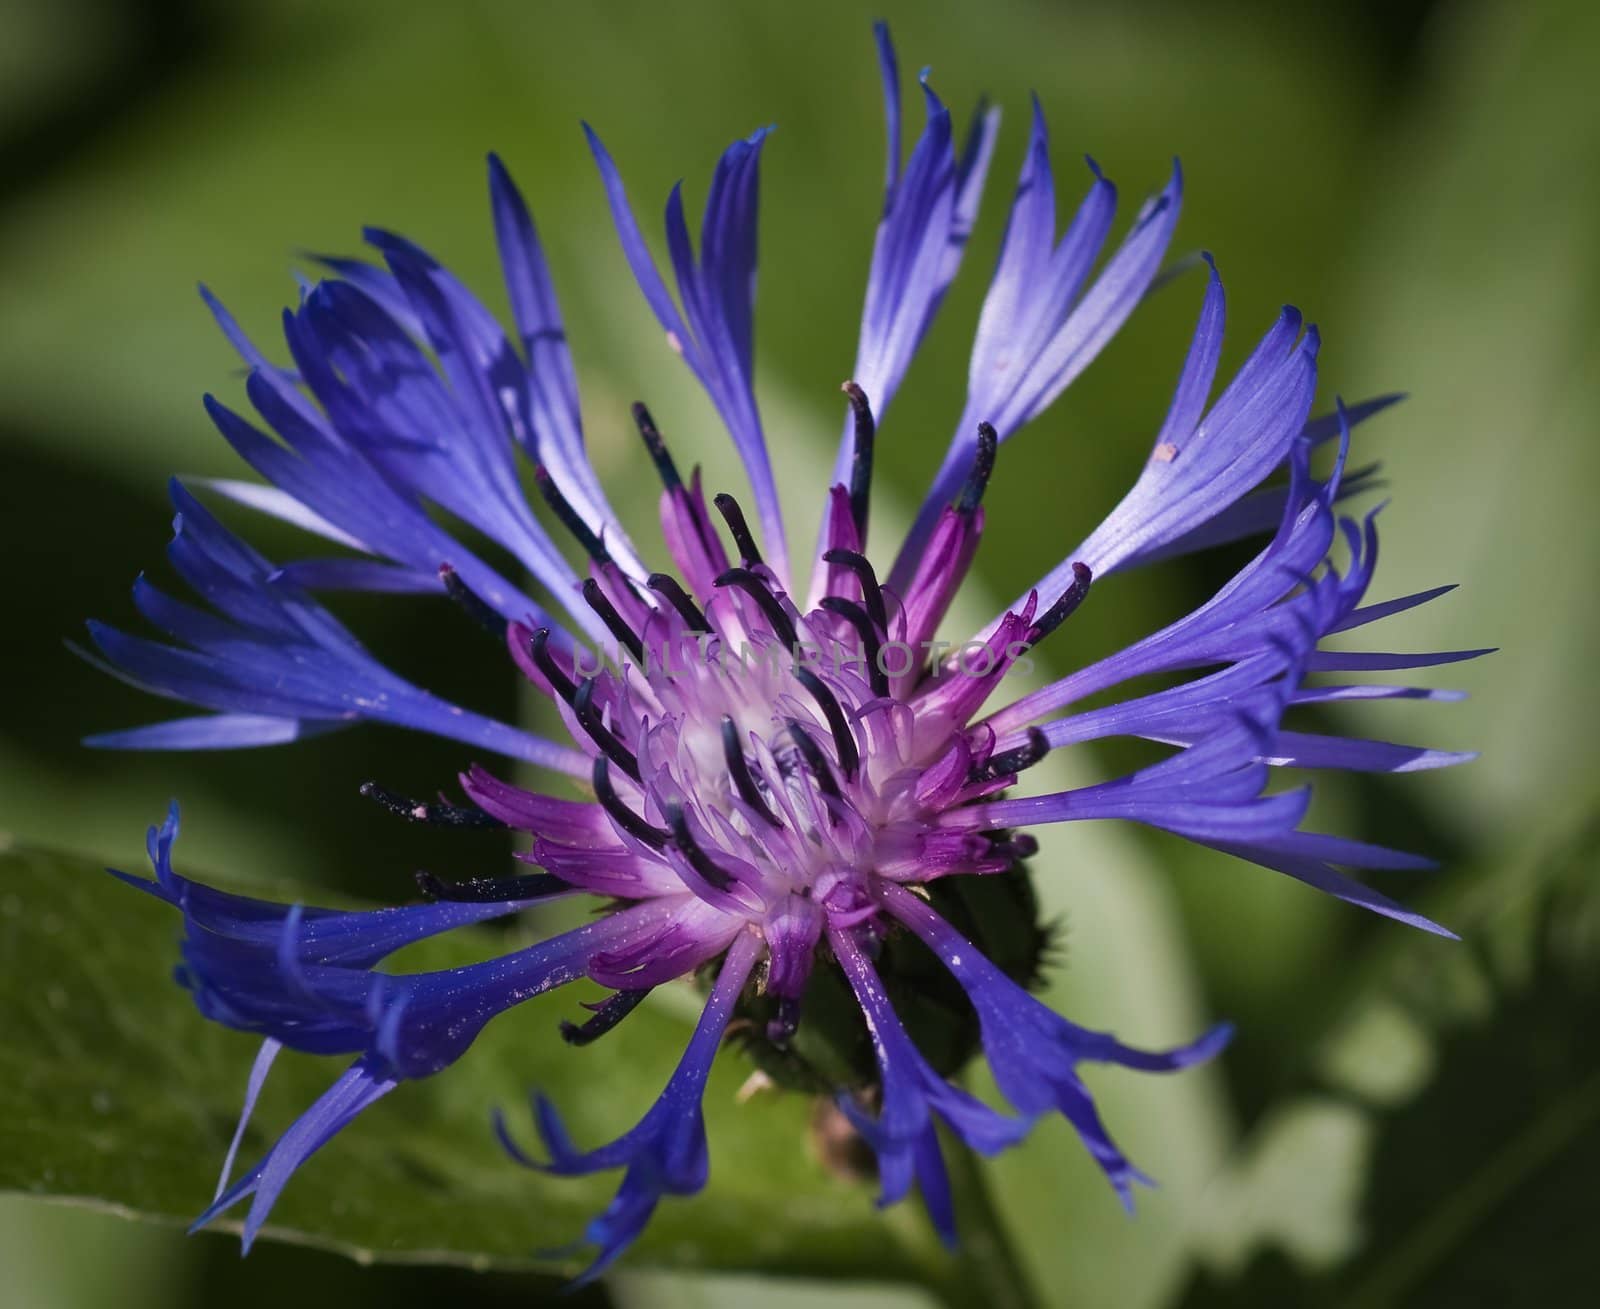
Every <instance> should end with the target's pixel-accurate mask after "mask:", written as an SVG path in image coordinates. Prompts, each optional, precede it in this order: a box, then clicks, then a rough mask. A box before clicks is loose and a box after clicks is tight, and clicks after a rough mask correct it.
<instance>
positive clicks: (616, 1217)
mask: <svg viewBox="0 0 1600 1309" xmlns="http://www.w3.org/2000/svg"><path fill="white" fill-rule="evenodd" d="M760 953H761V943H760V940H759V939H758V938H757V937H755V936H753V935H752V934H750V933H748V932H744V933H741V934H740V935H739V936H738V937H737V938H735V940H734V943H733V945H732V946H731V947H730V948H729V950H728V954H727V958H726V959H725V960H724V962H723V965H722V969H721V971H720V972H719V973H718V974H717V980H716V984H715V985H714V986H713V987H712V990H711V995H710V997H709V998H708V999H707V1001H706V1006H705V1009H704V1010H703V1011H702V1012H701V1015H700V1021H699V1023H698V1025H697V1026H696V1027H695V1030H694V1035H693V1036H691V1037H690V1038H689V1045H688V1047H687V1049H685V1050H684V1052H683V1058H682V1059H681V1060H680V1061H679V1063H678V1067H677V1068H676V1070H675V1071H674V1072H673V1074H672V1077H671V1078H670V1079H669V1080H668V1082H667V1085H666V1088H665V1089H664V1090H663V1091H662V1093H661V1097H660V1098H659V1099H658V1100H657V1101H656V1102H655V1104H654V1105H653V1106H652V1107H651V1108H650V1110H649V1112H647V1113H646V1114H645V1116H644V1117H643V1118H642V1119H640V1120H639V1122H638V1124H637V1125H636V1126H635V1127H634V1128H633V1129H632V1130H630V1131H628V1132H626V1133H624V1134H623V1135H622V1136H620V1137H618V1138H617V1139H616V1140H615V1141H612V1142H611V1143H610V1144H609V1145H604V1146H601V1147H599V1148H598V1149H596V1150H590V1151H580V1150H578V1149H577V1148H576V1147H575V1146H574V1145H573V1143H572V1140H571V1138H570V1137H569V1136H568V1135H567V1132H566V1129H565V1128H564V1127H563V1126H562V1124H561V1119H560V1117H559V1115H558V1114H557V1113H556V1110H555V1107H554V1106H553V1105H552V1104H550V1102H549V1101H548V1100H546V1099H545V1098H544V1097H543V1096H538V1097H536V1098H535V1101H534V1108H535V1121H536V1123H537V1124H538V1127H539V1133H540V1136H541V1138H542V1139H543V1141H544V1146H545V1149H546V1151H547V1152H548V1153H549V1156H550V1161H549V1162H548V1163H547V1164H538V1163H535V1162H534V1161H533V1160H532V1159H531V1158H530V1157H529V1156H528V1155H526V1154H525V1153H524V1152H523V1151H522V1150H521V1149H520V1147H518V1146H517V1145H516V1143H515V1141H513V1140H512V1139H511V1136H510V1134H509V1132H507V1131H506V1129H505V1126H504V1123H503V1122H498V1123H497V1126H498V1130H499V1134H500V1138H501V1140H502V1142H503V1143H504V1144H505V1145H506V1148H507V1150H508V1151H509V1152H510V1153H511V1155H512V1157H513V1158H514V1159H516V1160H517V1161H518V1162H520V1163H523V1164H525V1165H527V1166H529V1167H534V1168H541V1169H543V1170H546V1171H549V1172H553V1173H558V1174H561V1175H563V1176H576V1175H580V1174H584V1173H593V1172H601V1171H604V1170H607V1169H611V1168H625V1169H626V1172H624V1174H623V1178H622V1184H621V1186H620V1187H618V1189H617V1194H616V1196H615V1197H614V1198H613V1199H612V1201H611V1203H610V1204H609V1205H608V1206H607V1207H606V1209H605V1211H604V1212H603V1213H601V1214H599V1215H598V1216H597V1217H595V1218H594V1219H593V1220H592V1221H591V1222H590V1223H589V1225H588V1227H587V1228H585V1230H584V1240H585V1241H586V1242H588V1243H589V1244H591V1245H594V1246H597V1247H598V1248H599V1253H598V1254H597V1255H596V1257H595V1260H594V1262H593V1263H592V1264H590V1265H589V1267H588V1268H587V1269H586V1270H585V1271H584V1273H583V1275H582V1276H581V1277H579V1278H578V1279H577V1281H576V1283H575V1285H579V1286H581V1285H584V1284H585V1283H587V1282H590V1281H593V1280H594V1279H595V1278H596V1277H598V1276H600V1274H601V1273H603V1272H604V1271H605V1270H606V1269H607V1268H608V1267H610V1266H611V1264H612V1263H613V1262H615V1260H616V1259H617V1258H618V1257H619V1256H620V1255H621V1254H622V1252H623V1251H624V1250H626V1249H627V1248H628V1246H629V1245H630V1244H632V1242H633V1240H634V1238H635V1237H637V1236H638V1235H639V1233H640V1232H641V1231H643V1230H644V1225H645V1223H646V1222H648V1221H649V1218H650V1215H651V1214H652V1213H654V1212H655V1207H656V1205H657V1203H659V1201H660V1199H661V1197H662V1196H664V1195H693V1194H694V1193H696V1192H697V1191H699V1190H700V1189H701V1188H702V1187H704V1186H705V1184H706V1177H707V1174H708V1169H709V1160H708V1155H707V1151H706V1128H705V1114H704V1111H703V1110H702V1108H701V1103H700V1101H701V1097H702V1095H703V1094H704V1093H705V1086H706V1078H707V1077H708V1076H709V1075H710V1072H711V1063H712V1060H713V1059H714V1058H715V1057H716V1053H717V1047H718V1045H719V1044H720V1043H721V1041H722V1034H723V1033H724V1032H725V1031H726V1030H727V1026H728V1020H729V1019H730V1018H731V1017H732V1016H733V1006H734V1003H735V1002H736V1001H737V1000H738V998H739V993H740V991H742V990H743V989H744V984H745V982H746V981H747V980H748V979H749V977H750V973H751V971H752V970H753V969H754V967H755V963H756V959H757V957H758V956H759V955H760Z"/></svg>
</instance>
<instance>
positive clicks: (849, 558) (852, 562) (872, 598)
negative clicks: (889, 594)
mask: <svg viewBox="0 0 1600 1309" xmlns="http://www.w3.org/2000/svg"><path fill="white" fill-rule="evenodd" d="M822 561H823V562H824V563H828V564H838V565H839V567H840V568H848V569H849V570H850V571H851V572H852V573H854V574H855V575H856V580H857V581H858V582H860V583H861V596H862V599H864V600H865V601H866V602H867V612H868V613H869V614H871V615H872V621H873V622H875V623H876V624H877V625H878V630H879V631H880V632H883V633H884V634H885V635H887V634H888V631H889V611H888V609H887V608H886V607H885V606H884V603H883V591H882V589H881V588H880V587H879V586H878V575H877V574H876V573H875V572H873V571H872V564H871V562H870V561H869V560H868V559H867V557H866V555H864V554H858V553H857V552H856V551H854V550H829V551H827V552H826V553H825V554H824V555H823V556H822Z"/></svg>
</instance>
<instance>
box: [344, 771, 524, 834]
mask: <svg viewBox="0 0 1600 1309" xmlns="http://www.w3.org/2000/svg"><path fill="white" fill-rule="evenodd" d="M361 794H362V795H364V796H366V798H367V799H368V800H373V801H376V802H377V803H378V804H380V805H382V806H383V807H384V808H385V809H387V810H388V811H389V812H390V813H391V814H394V815H395V816H396V817H397V818H404V819H405V820H406V821H407V822H408V823H424V824H426V825H427V826H429V827H464V828H489V829H493V828H498V827H504V826H505V824H504V823H502V822H501V821H500V820H499V819H498V818H495V817H494V816H493V815H491V814H486V813H484V812H483V810H481V809H473V808H470V807H467V806H463V805H454V804H450V803H448V802H446V801H444V800H434V801H428V800H412V799H408V798H407V797H406V796H403V795H397V794H396V793H395V792H393V791H391V790H389V789H388V788H387V787H383V786H379V785H378V783H376V782H363V783H361Z"/></svg>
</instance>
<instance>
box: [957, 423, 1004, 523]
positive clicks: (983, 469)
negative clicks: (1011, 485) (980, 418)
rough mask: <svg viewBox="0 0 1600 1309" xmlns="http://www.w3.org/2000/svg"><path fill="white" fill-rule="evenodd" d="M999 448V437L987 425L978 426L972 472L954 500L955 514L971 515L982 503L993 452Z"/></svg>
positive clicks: (991, 468) (989, 474)
mask: <svg viewBox="0 0 1600 1309" xmlns="http://www.w3.org/2000/svg"><path fill="white" fill-rule="evenodd" d="M999 448H1000V437H999V436H998V435H997V434H996V432H995V430H994V428H993V427H991V426H990V425H989V424H988V423H979V424H978V448H977V450H976V451H974V452H973V456H972V471H971V472H969V473H968V474H967V480H966V483H965V485H963V486H962V488H961V494H960V496H959V497H957V499H956V506H955V507H956V512H957V513H958V514H971V513H973V512H975V511H976V510H977V508H978V506H979V504H981V503H982V502H983V493H984V490H985V489H986V488H987V487H988V485H989V478H990V477H991V476H992V475H993V473H994V456H995V451H997V450H998V449H999Z"/></svg>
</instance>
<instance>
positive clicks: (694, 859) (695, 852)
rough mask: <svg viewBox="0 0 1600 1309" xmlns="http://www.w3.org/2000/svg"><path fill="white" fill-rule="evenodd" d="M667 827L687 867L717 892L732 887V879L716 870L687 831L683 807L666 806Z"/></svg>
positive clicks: (687, 826) (708, 857)
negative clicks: (687, 863) (670, 830)
mask: <svg viewBox="0 0 1600 1309" xmlns="http://www.w3.org/2000/svg"><path fill="white" fill-rule="evenodd" d="M667 826H669V827H670V828H671V829H672V844H673V845H674V846H675V847H677V849H678V851H679V853H681V854H682V855H683V857H684V858H685V859H687V860H688V861H689V867H690V868H692V869H694V870H695V872H697V873H699V874H700V876H701V877H703V878H705V879H706V881H708V882H709V883H711V885H712V886H714V887H716V888H717V890H719V891H726V890H727V889H728V888H729V887H731V886H732V885H733V882H734V879H733V878H732V877H730V876H729V875H728V874H727V873H725V872H723V870H722V869H720V868H718V867H717V865H716V863H715V862H713V860H712V858H711V856H710V855H708V854H707V853H706V852H705V851H704V850H702V849H701V848H700V845H699V842H697V841H696V840H695V839H694V834H693V833H692V832H691V831H690V830H689V820H688V818H687V817H685V816H684V812H683V806H682V805H676V804H669V805H668V806H667Z"/></svg>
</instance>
